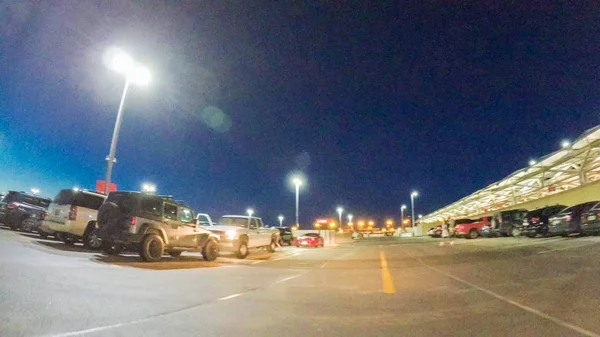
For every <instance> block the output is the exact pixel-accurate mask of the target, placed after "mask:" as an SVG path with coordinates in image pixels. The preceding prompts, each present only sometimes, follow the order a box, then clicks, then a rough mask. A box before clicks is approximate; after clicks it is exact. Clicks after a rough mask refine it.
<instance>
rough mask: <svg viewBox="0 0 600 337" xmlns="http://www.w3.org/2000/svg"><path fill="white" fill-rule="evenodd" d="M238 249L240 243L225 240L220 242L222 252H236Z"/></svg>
mask: <svg viewBox="0 0 600 337" xmlns="http://www.w3.org/2000/svg"><path fill="white" fill-rule="evenodd" d="M237 248H238V241H237V240H235V241H229V240H224V241H220V242H219V250H220V251H222V252H235V251H236V250H237Z"/></svg>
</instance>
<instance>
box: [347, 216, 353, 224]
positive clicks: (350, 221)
mask: <svg viewBox="0 0 600 337" xmlns="http://www.w3.org/2000/svg"><path fill="white" fill-rule="evenodd" d="M353 217H354V215H352V214H348V224H351V223H352V218H353Z"/></svg>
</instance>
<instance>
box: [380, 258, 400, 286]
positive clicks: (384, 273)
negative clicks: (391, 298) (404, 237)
mask: <svg viewBox="0 0 600 337" xmlns="http://www.w3.org/2000/svg"><path fill="white" fill-rule="evenodd" d="M379 258H380V259H381V277H382V278H383V292H384V293H386V294H395V293H396V288H395V287H394V281H393V280H392V274H391V273H390V270H389V269H388V264H387V260H386V259H385V253H384V252H383V250H382V251H380V252H379Z"/></svg>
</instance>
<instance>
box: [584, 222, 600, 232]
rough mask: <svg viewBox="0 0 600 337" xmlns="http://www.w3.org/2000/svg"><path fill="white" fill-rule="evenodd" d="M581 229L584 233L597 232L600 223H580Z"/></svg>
mask: <svg viewBox="0 0 600 337" xmlns="http://www.w3.org/2000/svg"><path fill="white" fill-rule="evenodd" d="M581 230H582V231H583V232H584V233H599V232H600V223H598V224H582V225H581Z"/></svg>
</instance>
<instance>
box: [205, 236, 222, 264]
mask: <svg viewBox="0 0 600 337" xmlns="http://www.w3.org/2000/svg"><path fill="white" fill-rule="evenodd" d="M202 257H203V258H204V260H205V261H214V260H216V259H217V257H219V244H218V243H217V242H216V241H215V240H208V241H207V242H206V245H205V246H204V248H202Z"/></svg>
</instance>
